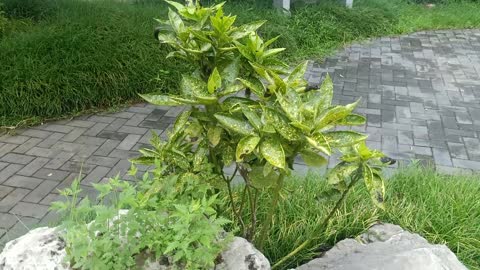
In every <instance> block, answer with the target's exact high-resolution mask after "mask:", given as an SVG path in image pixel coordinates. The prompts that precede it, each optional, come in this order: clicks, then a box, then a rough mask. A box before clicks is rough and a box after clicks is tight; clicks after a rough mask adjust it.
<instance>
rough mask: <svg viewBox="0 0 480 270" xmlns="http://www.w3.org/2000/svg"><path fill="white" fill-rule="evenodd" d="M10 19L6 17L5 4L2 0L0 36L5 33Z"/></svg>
mask: <svg viewBox="0 0 480 270" xmlns="http://www.w3.org/2000/svg"><path fill="white" fill-rule="evenodd" d="M7 23H8V20H7V18H6V17H5V12H4V11H3V4H2V3H1V2H0V38H1V37H2V36H3V33H4V32H5V31H6V28H7Z"/></svg>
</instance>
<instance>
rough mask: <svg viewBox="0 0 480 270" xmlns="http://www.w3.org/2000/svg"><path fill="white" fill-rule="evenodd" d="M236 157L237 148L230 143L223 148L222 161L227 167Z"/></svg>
mask: <svg viewBox="0 0 480 270" xmlns="http://www.w3.org/2000/svg"><path fill="white" fill-rule="evenodd" d="M234 159H235V150H233V148H232V147H231V146H230V145H227V146H226V147H224V148H223V151H222V161H223V165H224V166H225V167H228V166H230V164H232V162H233V161H234Z"/></svg>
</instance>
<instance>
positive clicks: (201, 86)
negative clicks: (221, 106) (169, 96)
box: [175, 75, 217, 104]
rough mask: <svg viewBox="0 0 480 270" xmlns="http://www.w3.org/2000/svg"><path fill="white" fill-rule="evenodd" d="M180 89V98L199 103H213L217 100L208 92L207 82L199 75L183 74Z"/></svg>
mask: <svg viewBox="0 0 480 270" xmlns="http://www.w3.org/2000/svg"><path fill="white" fill-rule="evenodd" d="M180 91H181V92H182V95H183V97H181V98H186V99H191V100H196V101H199V102H200V103H201V104H213V103H215V102H216V101H217V97H216V96H214V95H212V94H210V93H209V92H208V89H207V84H206V83H205V82H204V81H203V80H202V79H201V78H199V77H194V76H189V75H183V76H182V81H181V84H180ZM175 99H177V100H178V98H175Z"/></svg>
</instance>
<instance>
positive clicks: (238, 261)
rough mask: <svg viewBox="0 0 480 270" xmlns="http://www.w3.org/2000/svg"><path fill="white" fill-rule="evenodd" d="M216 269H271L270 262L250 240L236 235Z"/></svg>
mask: <svg viewBox="0 0 480 270" xmlns="http://www.w3.org/2000/svg"><path fill="white" fill-rule="evenodd" d="M220 261H221V263H219V264H217V266H216V267H215V270H270V262H269V261H268V260H267V258H266V257H265V256H264V255H263V254H262V253H261V252H260V251H258V250H257V249H256V248H255V247H254V246H253V245H252V244H251V243H250V242H248V241H247V240H245V239H244V238H240V237H235V239H233V241H232V242H231V243H230V244H229V246H228V248H227V250H225V251H224V252H222V254H221V255H220Z"/></svg>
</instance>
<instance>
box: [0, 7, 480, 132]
mask: <svg viewBox="0 0 480 270" xmlns="http://www.w3.org/2000/svg"><path fill="white" fill-rule="evenodd" d="M2 1H3V2H4V3H5V6H4V8H3V9H4V10H5V11H6V15H7V17H9V21H8V22H7V25H6V26H0V27H2V28H4V29H3V30H0V62H1V63H2V64H1V66H0V104H2V106H0V127H2V126H3V127H15V126H18V125H28V124H35V123H39V122H41V121H44V120H46V119H54V118H59V117H64V116H71V115H75V114H79V113H85V112H87V111H95V110H105V109H110V108H113V109H114V108H115V107H116V106H121V105H124V104H128V103H131V102H138V101H139V100H140V99H139V98H138V95H137V93H145V92H154V91H155V92H171V91H176V87H177V81H178V77H179V74H181V73H182V72H184V71H185V70H188V67H185V66H184V65H182V64H180V63H179V62H177V61H175V60H173V59H169V60H165V56H166V55H167V53H168V51H167V49H166V48H165V47H163V46H160V45H159V44H158V42H156V41H155V40H154V39H153V38H152V36H153V35H152V32H153V29H154V27H155V26H156V25H157V22H156V21H155V20H154V18H165V17H166V11H167V8H166V6H165V4H164V3H163V2H162V1H160V0H149V1H136V4H126V3H118V2H115V3H113V2H111V1H108V0H107V1H95V2H92V1H76V0H73V1H65V0H45V1H40V0H2ZM226 10H227V11H228V12H231V13H232V14H237V15H238V16H237V21H238V22H239V23H240V22H248V21H252V20H263V19H266V20H268V21H269V22H268V24H267V25H266V26H264V27H262V29H261V30H260V32H261V34H262V35H263V36H265V37H267V38H270V37H274V36H277V35H280V38H279V40H278V42H277V45H276V46H279V47H285V48H287V51H286V54H285V58H286V60H287V61H289V62H298V61H300V60H303V59H317V60H319V59H322V58H323V57H324V56H325V55H328V54H330V53H332V51H334V50H335V49H337V48H340V47H342V46H344V45H345V44H349V43H351V42H353V41H356V40H364V39H367V38H371V37H379V36H385V35H396V34H401V33H408V32H413V31H418V30H424V29H444V28H472V27H478V26H479V25H480V16H478V12H479V11H480V3H478V2H477V3H475V2H463V1H460V2H457V1H452V2H450V3H448V4H439V5H437V6H436V7H435V8H432V9H429V8H426V7H425V6H424V5H419V4H411V3H409V2H407V0H394V1H387V0H357V1H355V8H354V9H351V10H349V9H346V8H344V7H342V6H339V5H335V4H333V3H328V2H327V3H324V4H322V5H313V6H302V5H300V4H299V5H297V6H296V7H294V8H293V10H292V15H291V16H290V17H287V16H282V15H279V13H278V12H277V11H276V10H273V9H272V8H271V7H270V1H256V2H253V1H230V2H227V4H226ZM2 22H3V21H2ZM2 22H0V24H4V23H2ZM1 32H3V34H1Z"/></svg>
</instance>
